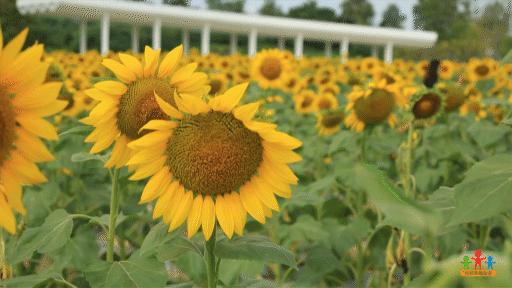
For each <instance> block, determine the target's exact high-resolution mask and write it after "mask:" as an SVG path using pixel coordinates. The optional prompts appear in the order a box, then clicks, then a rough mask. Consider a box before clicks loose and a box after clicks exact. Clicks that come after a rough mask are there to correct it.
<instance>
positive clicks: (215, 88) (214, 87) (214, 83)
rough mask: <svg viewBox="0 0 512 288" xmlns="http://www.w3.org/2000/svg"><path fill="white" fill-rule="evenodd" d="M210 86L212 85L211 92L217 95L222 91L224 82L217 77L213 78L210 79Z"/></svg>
mask: <svg viewBox="0 0 512 288" xmlns="http://www.w3.org/2000/svg"><path fill="white" fill-rule="evenodd" d="M210 86H211V90H210V94H211V95H215V94H217V93H219V92H220V89H221V88H222V82H221V81H220V80H217V79H212V80H211V81H210Z"/></svg>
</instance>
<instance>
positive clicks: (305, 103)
mask: <svg viewBox="0 0 512 288" xmlns="http://www.w3.org/2000/svg"><path fill="white" fill-rule="evenodd" d="M312 103H313V98H312V97H310V96H306V97H305V98H304V100H302V103H301V105H300V106H301V107H302V108H307V107H309V106H310V105H311V104H312Z"/></svg>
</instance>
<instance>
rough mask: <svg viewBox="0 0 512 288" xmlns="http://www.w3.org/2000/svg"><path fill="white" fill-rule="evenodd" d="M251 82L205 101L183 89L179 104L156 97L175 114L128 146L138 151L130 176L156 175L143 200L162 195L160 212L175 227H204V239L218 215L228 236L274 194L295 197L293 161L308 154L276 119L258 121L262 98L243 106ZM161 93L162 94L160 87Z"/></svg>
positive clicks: (263, 212)
mask: <svg viewBox="0 0 512 288" xmlns="http://www.w3.org/2000/svg"><path fill="white" fill-rule="evenodd" d="M247 86H248V85H247V84H241V85H238V86H235V87H233V88H231V89H229V90H227V91H226V93H224V94H223V95H220V96H217V97H214V98H212V99H210V100H209V101H208V103H205V102H203V100H201V99H200V98H198V97H194V96H191V95H181V96H179V95H176V96H175V101H176V104H177V107H178V109H175V108H174V107H173V106H172V105H170V104H169V103H167V102H166V101H164V100H163V99H162V98H160V97H158V95H155V98H156V102H157V103H158V104H159V105H160V107H161V109H162V110H163V111H164V112H165V113H166V114H167V115H168V116H169V117H170V118H171V119H172V120H153V121H151V122H149V123H148V124H146V125H145V126H144V127H143V129H150V130H155V131H154V132H151V133H149V134H147V135H145V136H143V137H141V138H139V139H138V140H135V141H133V142H131V143H129V144H128V146H129V147H130V148H132V149H134V150H135V151H136V153H135V154H134V156H133V157H132V158H131V159H130V161H129V162H128V164H129V165H130V164H136V165H138V166H137V169H136V170H135V173H134V174H133V175H132V176H131V178H130V179H132V180H137V179H142V178H147V177H151V179H150V180H149V181H148V183H147V185H146V187H145V188H144V191H143V192H142V196H141V200H140V202H141V203H146V202H149V201H152V200H155V199H158V200H157V202H156V205H155V209H154V212H153V217H154V218H155V219H156V218H159V217H163V220H164V222H165V223H167V224H169V226H170V227H169V231H172V230H174V229H176V228H178V227H179V226H181V225H182V224H183V223H184V222H185V221H187V231H188V236H189V237H192V236H193V235H194V234H195V233H196V232H197V231H198V229H199V227H200V226H202V228H203V234H204V237H205V239H207V240H208V239H209V238H210V237H211V235H212V233H213V230H214V227H215V223H216V220H218V222H219V224H220V227H221V228H222V230H223V231H224V233H225V234H226V236H227V237H228V238H231V237H232V236H233V233H235V232H236V233H237V234H239V235H242V234H243V231H244V226H245V222H246V214H247V213H249V214H250V215H251V216H252V217H253V218H254V219H256V220H257V221H258V222H260V223H265V217H270V216H271V215H272V211H271V210H274V211H278V210H279V206H278V202H277V200H276V197H275V195H274V194H277V195H278V196H281V197H285V198H287V197H290V196H291V190H290V184H297V181H298V179H297V177H296V176H295V175H294V173H293V172H292V170H291V169H290V168H289V167H288V164H289V163H294V162H297V161H300V160H301V157H300V156H299V155H298V154H296V153H295V152H293V151H292V150H293V149H296V148H298V147H300V146H301V145H302V144H301V142H300V141H299V140H297V139H295V138H293V137H291V136H289V135H287V134H285V133H282V132H278V131H276V130H275V129H276V125H275V124H271V123H266V122H258V121H256V120H253V116H254V115H255V114H256V112H257V110H258V107H259V104H258V103H251V104H246V105H243V106H238V103H239V101H240V99H241V98H242V96H243V95H244V93H245V90H246V88H247ZM155 94H157V93H155Z"/></svg>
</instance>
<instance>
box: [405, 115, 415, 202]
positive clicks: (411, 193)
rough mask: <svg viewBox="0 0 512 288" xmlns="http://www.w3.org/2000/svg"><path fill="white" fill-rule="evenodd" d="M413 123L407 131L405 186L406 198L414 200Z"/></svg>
mask: <svg viewBox="0 0 512 288" xmlns="http://www.w3.org/2000/svg"><path fill="white" fill-rule="evenodd" d="M413 125H414V124H413V122H412V121H411V123H409V129H408V130H407V143H406V146H405V151H404V155H403V157H404V158H403V176H402V178H403V180H402V181H403V185H404V192H405V196H406V197H408V198H412V199H414V198H415V197H414V191H413V189H412V187H411V162H412V135H413V132H414V128H413Z"/></svg>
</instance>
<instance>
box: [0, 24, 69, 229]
mask: <svg viewBox="0 0 512 288" xmlns="http://www.w3.org/2000/svg"><path fill="white" fill-rule="evenodd" d="M27 33H28V29H25V30H23V31H22V32H21V33H20V34H18V35H17V36H16V37H14V39H13V40H12V41H11V42H9V43H8V44H7V45H5V46H4V47H2V43H3V37H2V30H1V29H0V227H1V228H4V229H5V230H7V231H8V232H9V233H13V234H14V233H15V232H16V219H15V217H14V211H16V212H18V213H20V214H22V215H23V214H25V212H26V210H25V208H24V207H23V202H22V188H21V186H22V185H28V184H39V183H43V182H46V177H45V176H44V175H43V174H42V173H41V171H39V169H38V168H37V166H36V164H35V163H40V162H46V161H50V160H53V159H54V158H53V156H52V154H51V153H50V152H49V151H48V149H46V147H45V145H44V143H43V142H42V141H41V140H40V139H39V137H40V138H44V139H47V140H57V138H58V136H57V132H56V130H55V128H54V127H53V125H52V124H50V123H49V122H47V121H46V120H44V119H43V117H46V116H50V115H53V114H55V113H57V112H59V111H61V110H62V109H64V107H66V105H67V103H66V102H65V101H60V100H57V96H58V95H59V91H60V89H61V86H62V83H60V82H50V83H44V81H45V79H46V77H47V73H46V72H47V71H48V67H49V64H48V63H47V62H42V61H41V56H42V55H43V45H41V44H35V45H33V46H32V47H30V48H28V49H26V50H25V51H21V48H22V47H23V44H24V43H25V39H26V37H27ZM13 210H14V211H13Z"/></svg>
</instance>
